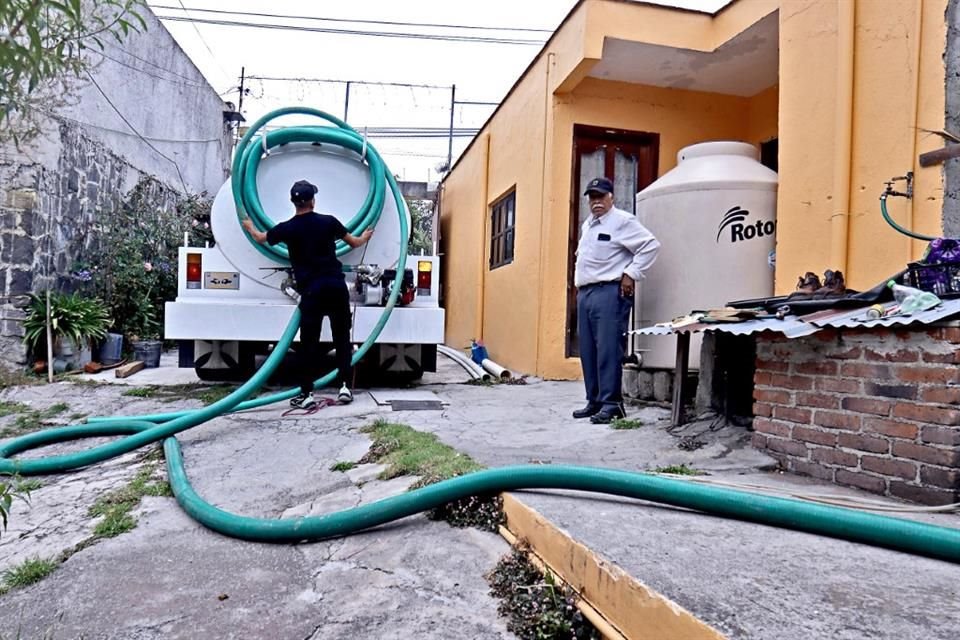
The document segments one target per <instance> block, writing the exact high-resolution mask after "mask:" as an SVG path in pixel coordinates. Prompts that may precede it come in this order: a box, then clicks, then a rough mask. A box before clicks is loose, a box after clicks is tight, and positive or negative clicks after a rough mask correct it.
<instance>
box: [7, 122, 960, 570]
mask: <svg viewBox="0 0 960 640" xmlns="http://www.w3.org/2000/svg"><path fill="white" fill-rule="evenodd" d="M287 113H313V114H314V115H321V113H320V112H315V111H314V110H307V109H297V108H294V109H282V110H280V111H278V112H274V113H272V114H268V116H265V118H263V119H261V120H259V121H258V122H257V123H256V124H255V125H254V127H253V128H251V133H252V132H253V131H254V130H255V129H258V128H260V127H262V126H263V125H264V124H265V123H266V122H268V121H269V120H271V119H272V118H274V117H278V116H280V115H284V114H287ZM321 117H327V119H328V120H330V121H331V122H335V123H337V124H338V128H339V129H341V130H342V131H343V132H345V133H338V134H337V135H341V136H343V143H344V146H347V147H348V148H351V149H354V150H357V148H356V142H357V140H358V139H359V138H360V137H359V135H357V134H356V132H355V131H353V130H352V129H350V128H349V127H347V125H346V124H345V123H342V122H339V121H337V120H336V119H335V118H332V117H329V116H326V114H322V115H321ZM307 129H311V128H303V127H296V128H294V131H295V132H296V133H294V132H293V131H290V132H287V133H285V131H286V130H282V131H279V132H271V133H269V134H267V138H266V140H267V145H268V146H269V145H270V144H272V143H277V144H282V143H281V142H278V141H280V140H287V141H302V140H315V139H318V138H316V136H319V135H320V134H318V133H317V132H315V131H311V130H307ZM350 132H352V134H351V133H350ZM251 133H248V135H247V136H245V137H244V141H243V143H242V144H243V145H244V146H246V144H247V143H248V142H249V138H250V136H251ZM328 135H332V134H327V133H324V134H323V136H324V138H323V139H324V141H328V142H329V141H332V140H333V138H328V137H326V136H328ZM271 136H273V137H271ZM371 151H372V147H369V145H368V146H367V154H368V157H369V158H379V156H377V155H376V153H375V151H374V152H372V153H371ZM237 155H238V157H239V158H240V159H238V160H235V162H234V169H235V173H234V177H235V182H234V185H235V189H236V188H241V185H242V186H243V188H242V189H241V191H242V192H243V193H242V194H241V195H239V196H237V209H238V213H240V215H244V213H247V214H249V215H251V217H255V218H256V217H259V223H258V224H259V225H260V226H261V228H264V226H265V225H266V224H268V219H267V218H266V217H265V216H263V212H262V209H259V210H258V207H259V199H258V198H257V197H256V188H255V187H256V185H255V177H256V176H255V175H254V174H251V173H249V172H250V171H253V172H254V173H255V171H256V167H257V163H258V162H259V157H256V159H254V156H255V155H257V154H256V151H255V148H254V147H250V148H247V149H245V150H244V152H243V153H242V154H241V153H238V154H237ZM244 158H245V159H244ZM370 167H371V183H375V182H381V180H382V181H383V182H385V184H386V185H389V187H390V189H391V192H392V194H393V197H394V199H395V201H396V204H397V210H398V212H399V215H400V229H401V234H402V236H403V241H402V242H401V244H400V246H401V255H400V261H399V263H398V264H400V265H403V264H405V263H406V247H407V236H408V235H409V226H408V225H407V220H406V215H405V207H404V203H403V199H402V197H401V195H400V190H399V188H398V186H397V184H396V181H395V180H394V179H393V177H392V176H391V175H390V173H389V171H386V169H385V167H383V166H382V163H380V165H374V164H373V163H371V164H370ZM378 171H380V172H382V173H380V174H378V173H377V172H378ZM250 185H252V186H253V187H252V189H250V188H249V187H250ZM235 193H236V192H235ZM376 194H377V187H376V186H373V187H371V192H370V194H369V195H368V200H370V201H371V208H367V209H361V211H360V212H359V213H358V214H357V216H356V217H355V218H354V220H352V221H351V224H353V225H354V230H355V231H356V232H361V231H362V229H363V228H366V226H367V225H369V224H372V223H374V222H375V221H376V220H377V218H378V217H379V211H373V210H372V207H373V206H374V205H375V204H376V202H377V195H376ZM381 207H382V199H381ZM351 233H353V231H351ZM271 258H272V259H275V260H278V261H279V260H282V259H283V256H280V255H272V256H271ZM400 283H401V279H400V278H396V279H395V280H394V285H393V287H392V288H391V290H390V296H389V298H388V303H387V306H386V308H385V309H384V312H383V314H382V316H381V318H380V321H379V322H378V323H377V325H376V327H375V328H374V331H373V332H372V333H371V335H370V336H369V337H368V338H367V340H366V341H365V342H364V343H363V344H362V345H361V347H360V349H359V350H358V351H357V353H356V354H355V355H354V358H353V361H354V363H355V362H357V361H358V360H359V359H360V358H361V357H362V356H363V355H364V354H365V353H366V352H367V350H368V349H369V348H370V346H371V345H372V344H373V342H374V341H375V340H376V337H377V335H379V333H380V331H381V330H382V329H383V326H384V325H385V324H386V321H387V318H388V317H389V315H390V312H391V311H392V309H393V306H394V304H395V303H396V299H397V296H398V294H399V287H400ZM299 318H300V316H299V312H298V311H294V313H293V316H292V317H291V319H290V324H289V325H288V326H287V328H286V330H285V331H284V333H283V336H282V337H281V338H280V340H279V341H278V342H277V345H276V348H275V349H274V350H273V353H272V354H271V355H270V357H269V358H268V359H267V361H266V362H265V363H264V365H263V366H262V367H261V368H260V370H259V371H257V373H256V374H255V375H254V376H253V377H252V378H251V379H250V380H248V381H247V382H246V383H245V384H243V385H242V386H241V387H240V388H238V389H237V390H236V391H234V392H233V393H232V394H230V395H229V396H227V397H226V398H223V399H222V400H220V401H218V402H216V403H214V404H212V405H210V406H209V407H205V408H203V409H199V410H197V411H187V412H175V413H166V414H155V415H150V416H138V417H129V418H125V417H114V418H100V419H91V420H90V421H89V424H86V425H76V426H69V427H61V428H56V429H49V430H46V431H42V432H39V433H34V434H30V435H26V436H22V437H20V438H16V439H14V440H11V441H10V442H7V443H6V444H4V445H2V446H0V473H21V474H38V473H53V472H60V471H65V470H67V469H75V468H78V467H82V466H86V465H90V464H94V463H96V462H99V461H101V460H105V459H107V458H109V457H113V456H116V455H120V454H121V453H126V452H128V451H131V450H133V449H136V448H138V447H141V446H143V445H145V444H148V443H150V442H154V441H157V440H161V439H163V440H164V443H163V447H164V452H165V454H166V460H167V472H168V475H169V478H170V484H171V486H172V488H173V492H174V495H175V496H176V499H177V502H178V503H179V504H180V505H181V507H182V508H183V509H184V510H185V511H186V512H187V513H189V514H190V515H191V516H193V517H194V518H196V519H197V520H198V521H199V522H200V523H202V524H203V525H204V526H206V527H209V528H210V529H213V530H215V531H219V532H220V533H223V534H225V535H228V536H233V537H237V538H243V539H246V540H254V541H261V542H298V541H303V540H320V539H323V538H329V537H333V536H343V535H348V534H350V533H354V532H356V531H360V530H363V529H367V528H369V527H373V526H376V525H379V524H383V523H385V522H389V521H392V520H396V519H398V518H402V517H405V516H408V515H412V514H415V513H418V512H420V511H424V510H426V509H431V508H433V507H436V506H439V505H442V504H445V503H447V502H450V501H453V500H457V499H459V498H464V497H467V496H470V495H477V494H489V493H497V492H500V491H508V490H515V489H522V488H555V489H575V490H582V491H591V492H599V493H607V494H613V495H620V496H627V497H632V498H638V499H643V500H650V501H654V502H662V503H666V504H671V505H676V506H680V507H685V508H689V509H696V510H699V511H704V512H707V513H713V514H717V515H721V516H726V517H730V518H736V519H740V520H745V521H750V522H759V523H763V524H771V525H775V526H780V527H785V528H790V529H796V530H798V531H807V532H810V533H817V534H821V535H827V536H832V537H836V538H842V539H846V540H852V541H857V542H864V543H868V544H873V545H877V546H881V547H887V548H890V549H898V550H902V551H908V552H911V553H916V554H919V555H925V556H930V557H934V558H942V559H945V560H950V561H953V562H960V530H958V529H953V528H948V527H940V526H935V525H930V524H925V523H921V522H914V521H910V520H903V519H899V518H891V517H887V516H878V515H874V514H868V513H862V512H858V511H854V510H852V509H846V508H842V507H833V506H826V505H820V504H812V503H808V502H802V501H800V500H793V499H788V498H774V497H769V496H763V495H757V494H752V493H749V492H746V491H739V490H734V489H721V488H716V487H708V486H702V485H697V484H693V483H689V482H685V481H682V480H676V479H672V478H663V477H659V476H655V475H650V474H641V473H630V472H626V471H617V470H613V469H596V468H589V467H571V466H561V465H546V466H543V465H536V466H520V467H504V468H500V469H492V470H488V471H479V472H476V473H471V474H469V475H466V476H462V477H459V478H454V479H451V480H445V481H443V482H439V483H437V484H434V485H430V486H427V487H424V488H422V489H418V490H416V491H411V492H409V493H406V494H403V495H399V496H394V497H391V498H387V499H385V500H380V501H378V502H375V503H372V504H369V505H364V506H361V507H355V508H353V509H346V510H344V511H339V512H336V513H332V514H328V515H323V516H309V517H297V518H286V519H260V518H250V517H245V516H239V515H236V514H232V513H228V512H226V511H223V510H221V509H218V508H216V507H215V506H213V505H211V504H209V503H208V502H206V501H204V500H203V499H202V498H201V497H200V496H199V495H198V494H197V493H196V491H194V489H193V487H192V486H191V485H190V482H189V480H188V478H187V474H186V470H185V469H184V466H183V457H182V455H181V452H180V446H179V443H178V442H177V440H176V438H175V437H174V435H175V434H176V433H179V432H180V431H183V430H185V429H189V428H190V427H193V426H197V425H199V424H201V423H203V422H206V421H207V420H211V419H213V418H215V417H217V416H219V415H222V414H224V413H229V412H231V411H241V410H244V409H249V408H253V407H259V406H263V405H266V404H270V403H272V402H277V401H280V400H284V399H287V398H290V397H292V396H293V395H294V394H295V393H296V390H295V389H293V390H290V391H287V392H284V393H280V394H273V395H271V396H268V397H265V398H259V399H257V400H246V398H248V397H249V396H250V395H251V394H252V393H254V392H255V391H256V390H257V389H258V388H259V387H260V386H262V385H263V384H264V382H265V381H266V380H267V378H268V377H269V375H270V374H271V373H272V372H273V370H274V369H275V368H276V366H277V365H278V364H279V362H280V359H281V358H282V357H283V355H284V354H285V353H286V351H287V349H288V348H289V346H290V344H291V343H292V341H293V338H294V336H295V335H296V331H297V327H298V325H299ZM335 374H336V372H335V371H334V372H331V373H329V374H327V375H326V376H324V377H323V378H321V379H320V380H318V381H317V383H316V386H317V387H320V386H325V385H326V384H328V383H329V382H330V381H331V380H333V378H334V376H335ZM121 435H122V436H126V437H124V438H122V439H120V440H117V441H115V442H111V443H109V444H105V445H101V446H99V447H94V448H92V449H89V450H87V451H82V452H79V453H72V454H66V455H60V456H52V457H47V458H37V459H29V460H19V459H14V458H13V456H15V455H16V454H18V453H22V452H23V451H27V450H29V449H33V448H36V447H40V446H44V445H48V444H53V443H56V442H63V441H67V440H74V439H77V438H86V437H95V436H121Z"/></svg>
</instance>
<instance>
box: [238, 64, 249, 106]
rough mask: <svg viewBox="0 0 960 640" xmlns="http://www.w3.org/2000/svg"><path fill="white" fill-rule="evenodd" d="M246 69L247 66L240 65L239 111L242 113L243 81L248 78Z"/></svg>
mask: <svg viewBox="0 0 960 640" xmlns="http://www.w3.org/2000/svg"><path fill="white" fill-rule="evenodd" d="M246 71H247V68H246V67H240V102H239V106H237V111H239V112H241V113H243V82H244V80H246V76H247V74H246Z"/></svg>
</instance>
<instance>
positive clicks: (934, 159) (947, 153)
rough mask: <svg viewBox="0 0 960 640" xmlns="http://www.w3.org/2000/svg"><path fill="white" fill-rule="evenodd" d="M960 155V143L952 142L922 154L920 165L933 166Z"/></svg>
mask: <svg viewBox="0 0 960 640" xmlns="http://www.w3.org/2000/svg"><path fill="white" fill-rule="evenodd" d="M957 157H960V144H951V145H949V146H947V147H943V148H942V149H936V150H935V151H927V152H926V153H921V154H920V166H921V167H932V166H933V165H935V164H941V163H943V162H946V161H947V160H950V159H952V158H957Z"/></svg>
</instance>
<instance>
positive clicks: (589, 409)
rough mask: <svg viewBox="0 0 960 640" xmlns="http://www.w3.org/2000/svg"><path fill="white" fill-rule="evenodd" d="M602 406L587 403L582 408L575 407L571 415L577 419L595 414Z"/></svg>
mask: <svg viewBox="0 0 960 640" xmlns="http://www.w3.org/2000/svg"><path fill="white" fill-rule="evenodd" d="M602 408H603V407H601V406H600V405H598V404H588V405H587V406H585V407H584V408H583V409H577V410H576V411H574V412H573V417H574V418H577V419H580V418H589V417H590V416H592V415H596V414H598V413H600V409H602Z"/></svg>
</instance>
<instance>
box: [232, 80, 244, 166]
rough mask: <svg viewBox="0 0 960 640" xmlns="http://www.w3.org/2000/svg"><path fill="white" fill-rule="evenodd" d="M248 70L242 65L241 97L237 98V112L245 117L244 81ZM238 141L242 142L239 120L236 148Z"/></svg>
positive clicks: (234, 139) (235, 141) (236, 132)
mask: <svg viewBox="0 0 960 640" xmlns="http://www.w3.org/2000/svg"><path fill="white" fill-rule="evenodd" d="M246 71H247V68H246V67H240V98H239V100H237V113H239V114H240V116H241V117H243V91H244V87H243V83H244V80H246V76H247V73H246ZM238 142H240V123H239V122H237V129H236V131H235V132H234V138H233V146H234V148H236V146H237V143H238Z"/></svg>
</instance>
